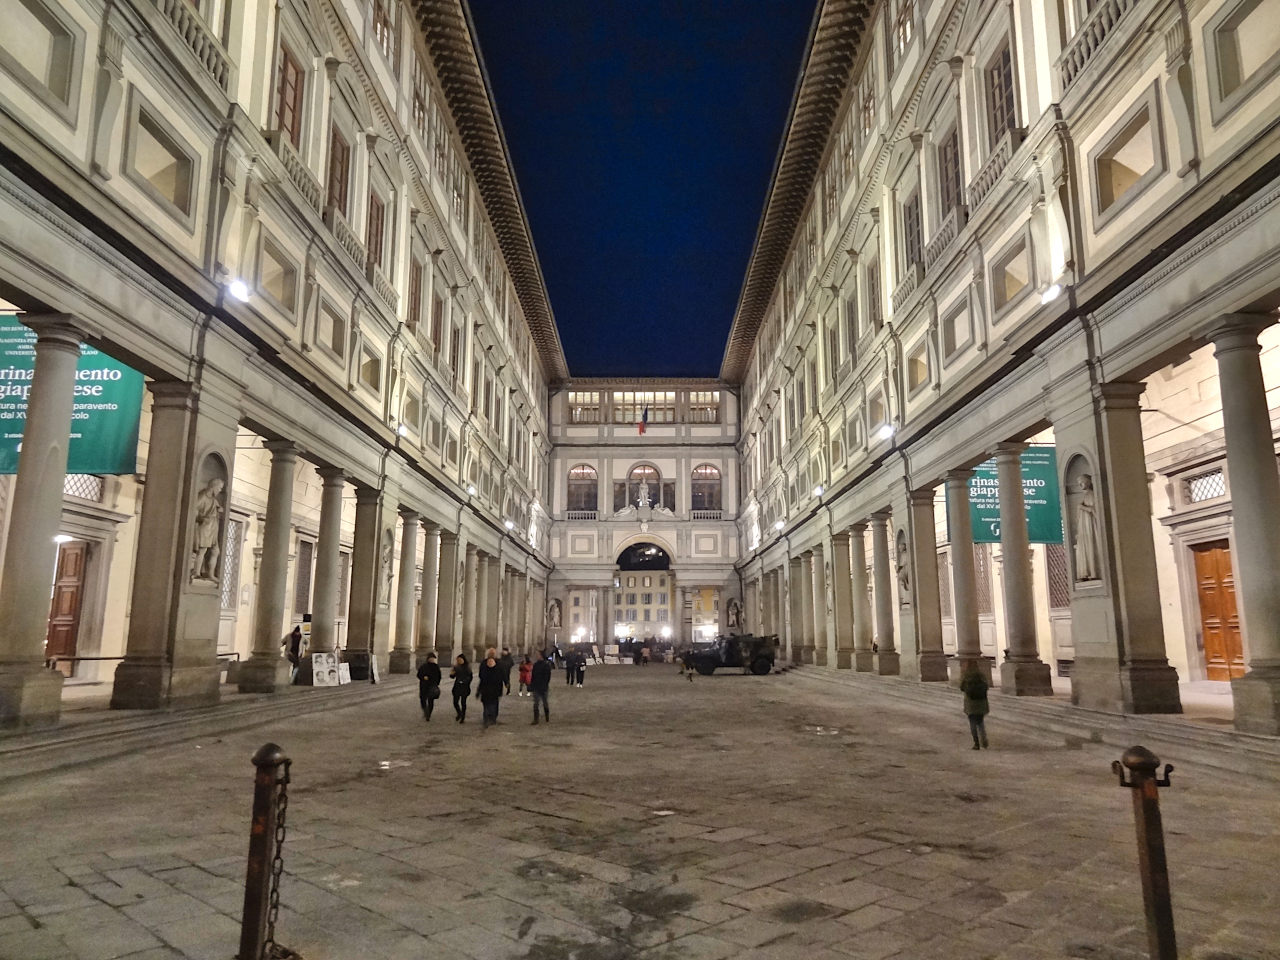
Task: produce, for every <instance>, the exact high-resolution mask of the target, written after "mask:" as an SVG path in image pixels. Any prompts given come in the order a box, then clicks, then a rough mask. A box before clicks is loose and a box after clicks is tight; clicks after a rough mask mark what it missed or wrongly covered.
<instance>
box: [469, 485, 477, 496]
mask: <svg viewBox="0 0 1280 960" xmlns="http://www.w3.org/2000/svg"><path fill="white" fill-rule="evenodd" d="M475 495H476V485H475V484H474V483H468V484H467V496H468V497H474V496H475Z"/></svg>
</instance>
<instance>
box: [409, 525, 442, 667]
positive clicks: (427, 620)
mask: <svg viewBox="0 0 1280 960" xmlns="http://www.w3.org/2000/svg"><path fill="white" fill-rule="evenodd" d="M422 527H423V531H424V532H425V533H426V535H427V539H426V543H425V544H423V549H422V593H421V595H420V596H419V597H418V638H417V643H416V645H415V646H414V661H415V662H416V663H421V662H422V661H423V660H425V659H426V657H427V654H428V653H433V652H434V651H435V648H436V610H437V604H438V601H439V595H440V594H439V583H438V580H439V578H440V527H439V526H438V525H437V524H434V523H431V522H430V521H427V520H423V521H422Z"/></svg>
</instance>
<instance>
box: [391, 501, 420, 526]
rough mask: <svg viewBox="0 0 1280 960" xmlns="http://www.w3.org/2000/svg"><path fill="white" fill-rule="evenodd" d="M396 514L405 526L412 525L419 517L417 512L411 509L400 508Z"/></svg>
mask: <svg viewBox="0 0 1280 960" xmlns="http://www.w3.org/2000/svg"><path fill="white" fill-rule="evenodd" d="M396 512H397V513H399V514H400V519H401V520H403V521H404V522H405V524H407V525H411V524H413V523H414V522H415V521H416V520H417V519H418V516H419V514H418V511H417V510H414V509H413V508H411V507H403V506H402V507H400V508H399V509H398V510H397V511H396Z"/></svg>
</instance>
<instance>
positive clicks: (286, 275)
mask: <svg viewBox="0 0 1280 960" xmlns="http://www.w3.org/2000/svg"><path fill="white" fill-rule="evenodd" d="M258 290H259V291H260V292H261V293H264V294H266V295H267V296H268V297H270V298H271V299H272V300H274V301H275V302H276V303H277V304H279V306H280V307H281V308H282V309H284V310H286V311H287V312H289V313H293V312H294V310H295V309H296V306H297V299H298V269H297V267H295V266H294V265H293V263H292V261H290V260H289V258H288V257H287V256H286V255H285V254H284V252H283V251H282V250H281V249H280V248H279V247H278V246H277V245H276V243H275V241H274V240H272V239H271V238H270V237H268V236H265V235H264V236H263V238H262V252H261V255H260V256H259V258H258Z"/></svg>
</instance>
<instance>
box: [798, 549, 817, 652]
mask: <svg viewBox="0 0 1280 960" xmlns="http://www.w3.org/2000/svg"><path fill="white" fill-rule="evenodd" d="M801 561H802V564H803V572H802V573H801V574H800V583H799V584H798V585H797V588H798V592H799V594H800V635H801V638H802V639H801V641H800V662H801V663H814V662H815V660H816V652H817V644H816V642H815V638H816V635H817V634H816V629H817V627H816V624H815V617H814V611H813V584H814V579H813V578H814V573H813V551H807V552H805V553H804V555H803V556H802V557H801Z"/></svg>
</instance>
